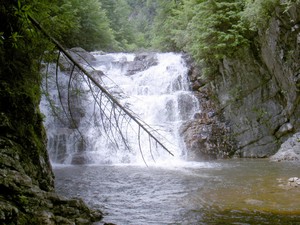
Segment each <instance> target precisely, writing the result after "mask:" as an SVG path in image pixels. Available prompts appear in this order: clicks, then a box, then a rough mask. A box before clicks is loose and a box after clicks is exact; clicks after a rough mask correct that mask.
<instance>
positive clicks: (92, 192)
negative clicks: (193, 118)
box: [54, 159, 300, 225]
mask: <svg viewBox="0 0 300 225" xmlns="http://www.w3.org/2000/svg"><path fill="white" fill-rule="evenodd" d="M299 171H300V166H299V164H293V163H276V162H269V161H268V160H266V159H263V160H238V159H236V160H221V161H215V162H203V163H201V162H198V163H196V162H186V163H183V164H182V165H181V166H179V165H178V166H177V167H176V166H174V167H168V166H155V167H146V166H134V165H111V166H108V165H102V166H101V165H89V166H55V167H54V172H55V175H56V190H57V192H58V193H60V194H62V195H65V196H67V197H80V198H83V199H84V200H85V201H86V202H87V203H88V204H89V205H90V206H92V207H94V208H97V209H100V210H102V211H103V212H104V213H106V215H105V217H104V219H103V221H105V222H112V223H115V224H133V225H134V224H144V225H147V224H153V225H154V224H155V225H160V224H182V225H183V224H187V225H190V224H245V225H246V224H270V225H271V224H272V225H274V224H299V222H300V202H299V199H300V188H296V187H289V186H286V184H287V183H288V179H289V178H290V177H293V176H295V175H297V174H299ZM96 224H102V223H96Z"/></svg>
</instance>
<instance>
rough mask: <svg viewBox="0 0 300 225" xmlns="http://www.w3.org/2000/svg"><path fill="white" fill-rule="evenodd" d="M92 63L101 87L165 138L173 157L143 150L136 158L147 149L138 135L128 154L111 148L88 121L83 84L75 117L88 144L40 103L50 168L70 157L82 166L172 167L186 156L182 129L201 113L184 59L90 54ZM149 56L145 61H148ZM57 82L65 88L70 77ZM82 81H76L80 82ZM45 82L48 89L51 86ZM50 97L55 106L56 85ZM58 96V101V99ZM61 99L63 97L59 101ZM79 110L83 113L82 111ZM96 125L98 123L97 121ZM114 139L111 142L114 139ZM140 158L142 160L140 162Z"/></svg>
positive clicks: (89, 112) (89, 111) (88, 96)
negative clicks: (81, 160) (81, 161)
mask: <svg viewBox="0 0 300 225" xmlns="http://www.w3.org/2000/svg"><path fill="white" fill-rule="evenodd" d="M93 55H94V56H95V58H96V61H95V62H93V67H94V69H95V70H97V71H99V70H100V71H102V72H103V73H104V75H102V76H101V77H99V79H101V82H103V85H104V86H105V88H106V89H107V90H108V91H109V92H110V93H111V94H112V95H114V96H117V97H118V99H119V101H120V103H121V104H122V105H126V106H128V107H129V108H130V110H131V111H133V112H134V113H135V114H136V115H137V116H138V117H139V118H140V119H141V120H143V121H144V122H146V123H147V124H148V125H150V126H151V127H152V128H154V129H155V130H157V131H158V132H159V134H160V135H161V136H163V138H164V144H165V145H166V147H167V148H168V149H169V150H170V151H171V152H172V153H173V154H174V155H175V156H174V157H172V156H170V155H169V154H168V153H166V152H164V151H159V152H158V151H153V152H150V151H146V152H143V153H142V154H141V153H140V149H139V147H140V146H139V145H148V140H147V137H146V136H143V135H141V137H140V143H131V145H133V146H134V147H133V149H132V150H131V151H124V150H122V145H121V144H120V146H119V148H120V149H116V148H115V146H114V148H112V146H111V145H112V144H111V142H109V141H108V140H107V139H109V138H107V137H105V136H104V135H102V134H101V133H100V134H99V132H98V128H99V127H98V126H99V125H97V124H98V122H99V121H98V122H97V121H94V122H91V115H92V114H93V113H94V109H95V103H93V97H92V96H91V94H88V87H87V86H86V85H83V86H85V87H83V90H85V91H84V94H83V96H82V97H83V99H84V100H83V101H81V103H80V104H78V105H77V108H78V110H79V111H81V112H82V113H79V114H80V115H81V116H80V122H78V124H79V126H81V127H85V129H82V130H84V136H85V139H87V141H86V142H85V143H88V144H82V143H80V142H78V141H76V134H75V133H76V132H77V131H76V130H74V129H70V127H69V128H66V127H65V126H64V125H62V124H61V122H59V121H57V119H55V117H53V116H52V115H51V112H50V109H49V104H47V103H46V99H45V98H44V99H43V101H42V103H41V108H42V111H43V113H44V114H45V115H46V129H47V134H48V140H49V141H48V149H49V153H50V158H51V160H52V161H53V162H54V163H71V162H72V159H74V156H76V155H78V153H80V155H81V156H82V155H84V158H85V162H89V163H96V164H97V163H114V164H115V163H134V164H140V163H144V162H143V161H144V160H145V161H146V162H147V163H149V162H150V161H153V160H152V158H154V161H155V162H156V163H158V162H164V163H166V162H168V163H170V162H172V161H176V160H178V159H184V157H185V155H186V151H185V147H184V144H183V141H182V138H181V137H180V136H179V132H178V130H179V127H180V126H181V124H182V123H183V122H185V121H187V120H189V119H191V118H192V117H193V115H194V114H195V113H196V112H198V111H199V106H198V101H197V99H196V97H195V96H194V95H193V93H192V92H191V91H189V82H188V77H187V72H188V71H187V70H188V69H187V66H186V64H185V61H184V60H183V59H182V55H180V54H175V53H159V54H150V55H151V57H149V55H148V56H147V55H146V56H145V55H144V58H143V57H142V58H141V57H140V58H139V57H138V56H136V55H135V54H124V53H113V54H106V55H103V54H98V53H97V52H95V53H93ZM147 57H148V58H147ZM59 76H60V78H59V79H60V80H59V83H60V84H61V85H62V86H64V88H63V89H64V90H65V89H66V87H67V83H68V78H67V76H66V75H64V74H63V73H60V75H59ZM79 82H80V81H79ZM50 83H51V82H48V84H47V85H48V86H51V84H50ZM48 89H49V90H50V96H51V97H52V98H53V100H54V102H56V104H55V105H58V103H57V101H59V98H58V95H62V94H61V93H60V94H59V93H57V91H56V89H57V87H56V85H54V84H53V85H52V86H51V87H50V88H49V87H48ZM60 97H61V96H60ZM61 98H62V97H61ZM80 107H81V108H80ZM96 120H97V119H96ZM127 135H128V137H129V142H131V140H132V142H134V140H135V142H136V136H137V131H136V130H135V128H133V131H131V132H130V133H129V134H127ZM112 139H113V137H112ZM143 158H144V160H143Z"/></svg>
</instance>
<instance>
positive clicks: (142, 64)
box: [127, 53, 158, 75]
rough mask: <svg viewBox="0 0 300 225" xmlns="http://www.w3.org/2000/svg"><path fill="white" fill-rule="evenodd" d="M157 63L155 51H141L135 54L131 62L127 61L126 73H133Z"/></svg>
mask: <svg viewBox="0 0 300 225" xmlns="http://www.w3.org/2000/svg"><path fill="white" fill-rule="evenodd" d="M157 64H158V60H157V57H156V54H155V53H141V54H138V55H136V57H135V58H134V61H133V62H128V63H127V74H128V75H133V74H135V73H137V72H141V71H143V70H146V69H148V68H149V67H151V66H155V65H157Z"/></svg>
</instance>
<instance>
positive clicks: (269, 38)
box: [213, 4, 300, 157]
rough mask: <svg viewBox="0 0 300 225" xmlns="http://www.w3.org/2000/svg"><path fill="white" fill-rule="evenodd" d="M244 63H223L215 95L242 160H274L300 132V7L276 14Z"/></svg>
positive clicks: (296, 6) (242, 59)
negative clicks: (243, 158)
mask: <svg viewBox="0 0 300 225" xmlns="http://www.w3.org/2000/svg"><path fill="white" fill-rule="evenodd" d="M275 14H276V16H274V17H273V18H271V20H270V22H269V26H268V27H267V29H266V30H261V31H259V33H258V36H257V37H256V38H255V40H254V43H256V44H255V45H253V46H252V48H251V49H249V51H248V52H246V53H245V57H242V58H241V59H235V60H223V62H222V64H221V65H220V69H219V71H220V75H221V76H219V77H218V78H217V80H215V82H214V87H213V90H214V92H215V93H216V95H217V98H218V100H219V104H220V108H221V112H222V114H223V115H224V117H225V119H226V120H227V121H228V122H229V123H230V127H231V129H232V136H233V138H234V140H235V143H236V147H237V152H236V155H238V156H241V157H269V156H270V155H272V154H274V153H275V152H276V151H277V150H278V149H279V147H280V144H281V143H282V142H283V141H284V140H286V139H287V138H288V137H289V136H291V135H292V134H293V133H295V132H296V131H298V130H299V129H300V119H299V115H300V106H299V100H300V95H299V91H300V89H299V74H300V64H299V59H300V58H299V53H300V51H299V50H300V45H299V44H300V29H299V27H300V7H299V4H298V5H297V4H294V5H293V6H291V7H290V9H289V10H288V11H286V12H285V11H284V10H283V9H281V8H277V9H276V13H275Z"/></svg>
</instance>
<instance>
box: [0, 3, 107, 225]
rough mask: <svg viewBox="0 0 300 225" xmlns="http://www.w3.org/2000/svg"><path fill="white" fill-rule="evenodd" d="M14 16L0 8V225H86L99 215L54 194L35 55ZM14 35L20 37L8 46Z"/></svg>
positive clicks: (9, 9) (3, 6)
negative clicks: (40, 109)
mask: <svg viewBox="0 0 300 225" xmlns="http://www.w3.org/2000/svg"><path fill="white" fill-rule="evenodd" d="M16 15H17V14H16V13H15V7H14V6H13V5H12V2H9V1H6V2H4V3H3V4H0V17H1V18H0V19H1V23H0V31H1V32H0V33H1V42H0V65H1V66H0V224H20V225H22V224H91V223H92V221H94V220H99V219H100V218H101V216H102V215H101V213H100V212H94V211H92V210H90V209H89V208H88V207H87V206H86V205H85V204H84V203H83V202H82V201H81V200H78V199H74V200H67V199H65V198H62V197H60V196H58V195H57V194H56V193H55V192H54V175H53V173H52V170H51V165H50V162H49V158H48V154H47V150H46V135H45V130H44V127H43V124H42V121H43V116H42V115H41V113H40V111H39V101H40V96H41V93H40V84H41V76H40V74H39V72H37V71H38V68H37V64H36V62H37V61H38V60H37V57H38V53H37V52H35V51H34V50H33V46H31V45H30V44H28V42H29V43H33V41H32V40H31V39H30V38H32V36H28V37H27V36H26V34H27V33H28V32H23V30H22V27H23V26H22V25H23V24H22V23H20V22H19V16H16ZM13 32H16V33H20V34H22V36H20V38H19V39H18V41H17V42H16V43H14V44H11V41H10V37H11V35H12V33H13ZM35 41H37V40H35ZM34 43H35V42H34ZM35 50H36V51H39V49H35ZM40 50H41V51H43V50H42V49H40ZM40 53H41V52H40Z"/></svg>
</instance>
